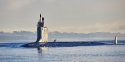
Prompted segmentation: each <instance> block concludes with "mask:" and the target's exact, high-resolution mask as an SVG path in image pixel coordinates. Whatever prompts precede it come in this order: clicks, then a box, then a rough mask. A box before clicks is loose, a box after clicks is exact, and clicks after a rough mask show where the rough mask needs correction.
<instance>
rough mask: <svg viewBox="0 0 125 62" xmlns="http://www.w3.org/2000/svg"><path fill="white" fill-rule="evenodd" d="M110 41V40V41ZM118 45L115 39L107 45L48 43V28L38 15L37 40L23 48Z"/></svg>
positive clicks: (86, 42)
mask: <svg viewBox="0 0 125 62" xmlns="http://www.w3.org/2000/svg"><path fill="white" fill-rule="evenodd" d="M110 41H111V40H110ZM114 44H115V45H118V41H117V37H115V41H114V40H113V41H111V42H109V43H107V42H102V41H77V42H76V41H75V42H74V41H70V42H66V41H65V42H57V41H56V40H54V41H53V42H48V28H47V27H45V26H44V17H42V16H41V14H40V19H39V21H38V23H37V39H36V41H35V42H31V43H26V44H24V45H22V46H23V47H31V48H32V47H74V46H96V45H114Z"/></svg>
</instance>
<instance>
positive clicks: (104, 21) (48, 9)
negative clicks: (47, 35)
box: [0, 0, 125, 33]
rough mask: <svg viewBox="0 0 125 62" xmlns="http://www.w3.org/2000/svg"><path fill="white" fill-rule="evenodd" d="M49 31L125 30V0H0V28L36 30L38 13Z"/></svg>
mask: <svg viewBox="0 0 125 62" xmlns="http://www.w3.org/2000/svg"><path fill="white" fill-rule="evenodd" d="M40 13H41V14H42V16H43V17H45V25H46V26H47V27H48V29H49V32H53V31H59V32H75V33H91V32H113V33H118V32H119V33H125V0H0V31H5V32H12V31H20V30H24V31H32V32H35V31H36V25H37V22H38V20H39V14H40Z"/></svg>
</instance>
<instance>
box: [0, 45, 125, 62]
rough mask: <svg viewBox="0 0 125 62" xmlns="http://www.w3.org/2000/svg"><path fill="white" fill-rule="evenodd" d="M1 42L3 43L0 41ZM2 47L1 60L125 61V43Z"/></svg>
mask: <svg viewBox="0 0 125 62" xmlns="http://www.w3.org/2000/svg"><path fill="white" fill-rule="evenodd" d="M0 44H1V43H0ZM20 45H21V44H16V43H15V44H7V45H5V46H2V47H0V62H125V45H97V46H77V47H41V48H40V49H38V48H24V47H20Z"/></svg>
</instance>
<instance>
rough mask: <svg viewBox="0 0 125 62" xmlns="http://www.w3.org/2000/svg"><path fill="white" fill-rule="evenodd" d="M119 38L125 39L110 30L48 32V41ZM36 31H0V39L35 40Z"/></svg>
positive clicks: (123, 36)
mask: <svg viewBox="0 0 125 62" xmlns="http://www.w3.org/2000/svg"><path fill="white" fill-rule="evenodd" d="M116 35H117V36H118V37H119V39H120V40H124V39H125V34H121V33H110V32H95V33H73V32H71V33H67V32H63V33H62V32H57V31H55V32H49V41H52V40H54V39H57V40H67V41H68V40H112V39H114V37H115V36H116ZM35 39H36V32H35V33H34V32H30V31H13V32H12V33H8V32H2V31H1V32H0V41H7V40H10V41H11V40H35Z"/></svg>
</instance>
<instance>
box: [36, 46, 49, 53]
mask: <svg viewBox="0 0 125 62" xmlns="http://www.w3.org/2000/svg"><path fill="white" fill-rule="evenodd" d="M37 50H38V53H42V52H44V53H47V52H48V47H37Z"/></svg>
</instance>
